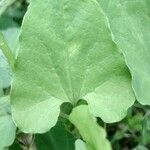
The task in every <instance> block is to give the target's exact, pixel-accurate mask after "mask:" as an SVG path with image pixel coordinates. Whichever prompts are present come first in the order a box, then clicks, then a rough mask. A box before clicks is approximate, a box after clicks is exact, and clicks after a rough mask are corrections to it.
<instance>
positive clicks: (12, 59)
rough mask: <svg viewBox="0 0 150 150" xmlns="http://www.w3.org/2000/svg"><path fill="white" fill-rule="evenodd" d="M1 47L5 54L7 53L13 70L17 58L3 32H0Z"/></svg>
mask: <svg viewBox="0 0 150 150" xmlns="http://www.w3.org/2000/svg"><path fill="white" fill-rule="evenodd" d="M0 49H1V50H2V52H3V54H4V55H5V57H6V59H7V61H8V64H9V66H10V68H11V69H12V70H13V69H14V64H15V58H14V56H13V54H12V51H11V50H10V48H9V47H8V45H7V43H6V41H5V39H4V37H3V35H2V33H1V32H0Z"/></svg>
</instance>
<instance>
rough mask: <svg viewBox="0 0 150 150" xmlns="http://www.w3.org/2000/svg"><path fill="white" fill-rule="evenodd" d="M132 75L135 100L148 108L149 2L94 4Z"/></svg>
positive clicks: (128, 0)
mask: <svg viewBox="0 0 150 150" xmlns="http://www.w3.org/2000/svg"><path fill="white" fill-rule="evenodd" d="M98 2H99V3H100V6H101V7H102V8H103V10H104V12H105V13H106V16H107V17H108V20H109V22H110V29H111V31H112V33H113V36H114V40H115V42H116V43H117V45H118V46H119V48H120V49H121V50H122V52H123V54H124V56H125V59H126V63H127V65H128V67H129V69H130V71H131V74H132V84H133V89H134V92H135V95H136V98H137V100H138V101H139V102H140V103H142V104H144V105H150V93H149V89H150V76H149V74H150V69H149V66H150V50H149V47H150V9H149V8H150V1H149V0H132V1H131V0H107V1H106V0H98Z"/></svg>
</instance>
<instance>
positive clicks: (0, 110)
mask: <svg viewBox="0 0 150 150" xmlns="http://www.w3.org/2000/svg"><path fill="white" fill-rule="evenodd" d="M15 134H16V126H15V124H14V123H13V120H12V117H11V110H10V102H9V97H2V98H0V149H1V148H4V147H7V146H9V145H11V144H12V143H13V141H14V139H15Z"/></svg>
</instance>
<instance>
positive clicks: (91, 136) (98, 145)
mask: <svg viewBox="0 0 150 150" xmlns="http://www.w3.org/2000/svg"><path fill="white" fill-rule="evenodd" d="M69 119H70V121H71V122H72V123H73V124H74V125H75V127H76V128H77V129H78V130H79V132H80V134H81V136H82V138H83V140H84V141H85V142H86V149H87V150H110V149H111V147H110V143H109V142H108V141H107V140H106V133H105V131H104V129H103V128H102V127H100V126H99V125H98V124H97V123H96V119H95V118H94V116H92V115H91V114H90V112H89V109H88V106H87V105H81V106H78V107H76V108H74V109H73V111H72V113H71V114H70V116H69ZM80 144H81V145H80V146H81V147H82V149H83V147H84V146H83V145H84V143H82V142H80Z"/></svg>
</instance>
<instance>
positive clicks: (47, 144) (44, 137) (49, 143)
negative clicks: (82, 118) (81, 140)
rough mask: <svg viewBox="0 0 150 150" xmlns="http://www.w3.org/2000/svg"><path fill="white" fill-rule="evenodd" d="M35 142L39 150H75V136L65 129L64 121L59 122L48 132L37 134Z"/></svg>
mask: <svg viewBox="0 0 150 150" xmlns="http://www.w3.org/2000/svg"><path fill="white" fill-rule="evenodd" d="M35 142H36V147H37V149H38V150H49V149H52V150H62V149H64V150H74V142H75V138H74V137H73V135H71V134H70V133H69V132H68V131H67V130H66V129H65V126H64V125H63V123H62V122H58V123H57V124H56V126H54V127H53V128H51V130H50V131H48V132H47V133H45V134H41V135H40V134H37V135H36V136H35Z"/></svg>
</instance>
